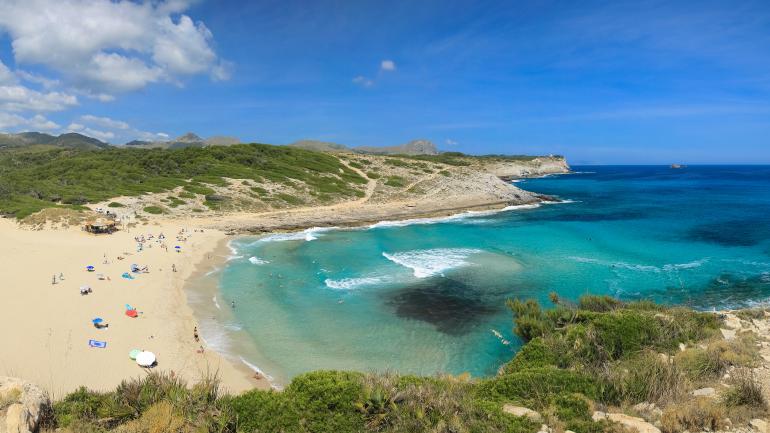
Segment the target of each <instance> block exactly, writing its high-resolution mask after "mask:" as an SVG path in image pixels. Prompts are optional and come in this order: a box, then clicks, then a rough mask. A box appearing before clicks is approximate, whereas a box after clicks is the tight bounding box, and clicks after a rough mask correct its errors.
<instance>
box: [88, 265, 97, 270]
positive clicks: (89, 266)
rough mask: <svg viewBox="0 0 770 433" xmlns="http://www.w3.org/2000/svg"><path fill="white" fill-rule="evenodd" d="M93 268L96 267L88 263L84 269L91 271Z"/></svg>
mask: <svg viewBox="0 0 770 433" xmlns="http://www.w3.org/2000/svg"><path fill="white" fill-rule="evenodd" d="M95 269H96V268H95V267H93V266H91V265H88V266H86V270H87V271H88V272H93V271H94V270H95Z"/></svg>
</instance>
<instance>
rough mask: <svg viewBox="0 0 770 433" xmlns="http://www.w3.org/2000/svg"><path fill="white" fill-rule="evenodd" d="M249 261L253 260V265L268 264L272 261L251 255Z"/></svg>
mask: <svg viewBox="0 0 770 433" xmlns="http://www.w3.org/2000/svg"><path fill="white" fill-rule="evenodd" d="M249 262H251V264H252V265H266V264H268V263H270V262H269V261H267V260H263V259H260V258H259V257H253V256H252V257H249Z"/></svg>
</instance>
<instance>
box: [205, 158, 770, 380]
mask: <svg viewBox="0 0 770 433" xmlns="http://www.w3.org/2000/svg"><path fill="white" fill-rule="evenodd" d="M573 170H574V173H572V174H567V175H555V176H548V177H543V178H538V179H525V180H518V181H515V182H516V185H517V186H518V187H520V188H523V189H527V190H530V191H534V192H537V193H542V194H548V195H552V196H555V197H557V198H558V199H559V201H558V202H556V203H553V204H541V205H530V206H514V207H510V208H507V209H505V210H502V211H498V212H466V213H462V214H459V215H456V216H453V217H448V218H436V219H429V218H428V219H414V220H406V221H389V222H381V223H377V224H372V225H370V226H366V227H359V228H353V229H351V228H315V229H308V230H305V231H302V232H297V233H288V234H272V235H267V236H262V237H240V238H236V239H234V240H232V241H231V242H230V244H229V247H230V250H231V255H230V257H229V258H228V260H227V262H226V263H224V265H222V266H221V267H219V268H218V269H214V270H211V271H209V272H208V273H207V275H204V276H201V277H200V278H199V279H198V281H195V282H194V283H193V285H194V286H199V287H209V288H210V289H209V290H193V291H192V292H193V293H195V294H196V295H194V296H190V302H191V304H192V306H193V307H194V309H195V310H196V311H197V312H198V313H199V315H200V318H201V321H202V323H201V331H202V336H203V338H204V339H205V340H206V342H207V344H208V345H209V346H211V347H213V348H214V349H216V350H219V351H221V352H223V353H225V354H226V356H228V357H230V358H231V359H234V360H236V361H237V362H241V363H243V364H244V365H248V366H249V367H250V368H253V369H258V370H260V371H262V372H263V373H264V374H266V375H267V376H269V377H270V378H271V379H272V380H273V382H274V383H275V384H276V386H279V387H280V386H282V385H285V384H287V383H288V382H289V381H290V380H291V378H293V377H295V376H296V375H298V374H301V373H304V372H308V371H311V370H319V369H350V370H359V371H379V372H382V371H394V372H399V373H413V374H420V375H432V374H439V373H449V374H461V373H466V372H467V373H470V374H471V375H472V376H474V377H483V376H488V375H493V374H495V373H496V371H497V370H498V368H499V367H500V366H501V365H502V364H504V363H505V362H506V361H508V360H510V359H511V357H512V356H513V355H514V354H515V352H516V350H517V349H518V348H519V347H520V345H521V342H520V341H519V340H518V339H517V338H516V336H515V335H514V333H513V330H512V327H513V324H512V320H511V312H510V311H509V310H508V309H507V307H506V300H508V299H514V298H520V299H529V298H533V299H536V300H538V301H540V302H541V303H542V304H543V305H544V306H548V305H549V293H551V292H555V293H557V294H558V295H559V296H560V297H561V298H563V299H569V300H576V299H578V298H579V297H580V296H581V295H584V294H588V293H591V294H607V295H612V296H616V297H619V298H621V299H624V300H639V299H651V300H654V301H657V302H661V303H665V304H673V305H686V306H690V307H693V308H697V309H703V310H712V309H725V308H736V307H746V306H752V305H759V304H763V303H765V302H767V301H768V299H770V166H688V167H684V168H681V169H672V168H670V167H664V166H577V167H573Z"/></svg>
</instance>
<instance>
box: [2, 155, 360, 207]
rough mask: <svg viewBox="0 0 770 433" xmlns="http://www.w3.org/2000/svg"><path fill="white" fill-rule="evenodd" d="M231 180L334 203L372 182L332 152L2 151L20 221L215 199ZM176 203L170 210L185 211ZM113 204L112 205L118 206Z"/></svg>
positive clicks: (7, 187) (9, 200) (7, 190)
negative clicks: (146, 199) (136, 204)
mask: <svg viewBox="0 0 770 433" xmlns="http://www.w3.org/2000/svg"><path fill="white" fill-rule="evenodd" d="M227 179H245V180H251V181H253V183H255V184H258V183H261V182H264V181H269V182H272V183H277V184H282V185H297V184H302V185H304V187H306V188H307V189H308V190H309V191H313V192H317V193H318V194H324V195H326V196H331V197H342V198H344V197H355V196H356V193H357V192H359V191H358V190H359V189H361V186H362V185H364V184H366V182H367V180H366V179H364V178H363V177H361V176H359V175H358V174H357V173H356V172H355V171H353V170H351V169H350V168H348V167H347V166H345V165H344V164H342V163H341V162H340V160H339V159H338V158H337V157H335V156H333V155H329V154H325V153H318V152H312V151H307V150H303V149H297V148H292V147H285V146H270V145H264V144H242V145H234V146H227V147H224V146H211V147H205V148H192V147H191V148H184V149H150V150H148V149H126V148H107V149H102V150H78V149H53V150H43V151H37V152H29V151H25V152H21V151H8V150H6V151H3V152H0V214H4V215H12V216H15V217H17V218H23V217H25V216H27V215H30V214H32V213H34V212H37V211H39V210H41V209H45V208H49V207H70V208H76V207H77V206H81V205H85V204H87V203H97V202H101V201H105V200H109V199H111V198H113V197H120V196H139V195H143V194H147V193H162V192H165V191H171V190H173V189H175V188H178V187H182V188H183V189H184V191H186V193H187V194H186V195H185V196H182V195H181V194H180V198H191V194H200V195H211V194H214V193H215V191H214V189H212V187H211V186H227V185H228V180H227ZM180 204H181V200H180V199H175V200H172V202H171V205H172V207H173V206H174V205H177V206H178V205H180ZM113 206H115V205H113Z"/></svg>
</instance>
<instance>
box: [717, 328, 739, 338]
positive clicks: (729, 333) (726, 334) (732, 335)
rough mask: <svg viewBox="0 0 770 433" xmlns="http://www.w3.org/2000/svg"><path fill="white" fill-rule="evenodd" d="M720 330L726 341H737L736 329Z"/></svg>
mask: <svg viewBox="0 0 770 433" xmlns="http://www.w3.org/2000/svg"><path fill="white" fill-rule="evenodd" d="M719 330H720V331H721V332H722V337H724V339H725V340H727V341H730V340H734V339H735V330H734V329H725V328H720V329H719Z"/></svg>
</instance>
